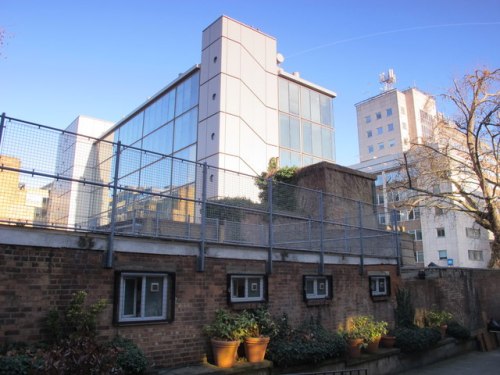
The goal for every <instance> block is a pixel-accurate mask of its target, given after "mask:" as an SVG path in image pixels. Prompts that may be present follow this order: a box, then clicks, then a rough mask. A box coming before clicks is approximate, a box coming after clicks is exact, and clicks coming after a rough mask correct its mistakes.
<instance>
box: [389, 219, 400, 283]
mask: <svg viewBox="0 0 500 375" xmlns="http://www.w3.org/2000/svg"><path fill="white" fill-rule="evenodd" d="M391 216H392V231H393V233H394V241H395V245H396V261H397V273H398V276H399V275H400V274H401V256H402V254H401V247H400V244H399V229H398V218H397V216H396V210H392V215H391Z"/></svg>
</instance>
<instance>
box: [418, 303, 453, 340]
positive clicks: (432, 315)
mask: <svg viewBox="0 0 500 375" xmlns="http://www.w3.org/2000/svg"><path fill="white" fill-rule="evenodd" d="M452 319H453V315H452V314H451V313H449V312H447V311H444V310H437V309H433V310H430V311H427V313H426V314H425V320H426V322H427V325H428V326H429V327H435V328H438V329H439V330H440V332H441V338H444V337H445V336H446V329H447V328H448V322H450V321H451V320H452Z"/></svg>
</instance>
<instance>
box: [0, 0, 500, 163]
mask: <svg viewBox="0 0 500 375" xmlns="http://www.w3.org/2000/svg"><path fill="white" fill-rule="evenodd" d="M222 14H225V15H228V16H230V17H232V18H234V19H237V20H239V21H241V22H243V23H245V24H248V25H251V26H253V27H256V28H258V29H260V30H261V31H263V32H265V33H267V34H269V35H272V36H274V37H276V39H277V40H278V50H279V51H280V52H281V53H282V54H283V55H284V56H285V62H284V63H283V65H282V66H283V68H284V69H285V70H286V71H288V72H293V71H299V72H300V74H301V77H302V78H304V79H306V80H310V81H312V82H314V83H316V84H319V85H321V86H324V87H326V88H328V89H330V90H332V91H334V92H336V93H337V95H338V97H337V98H336V99H335V101H334V111H335V126H336V148H337V151H336V155H337V162H338V163H339V164H342V165H351V164H354V163H356V162H358V157H359V155H358V143H357V129H356V111H355V107H354V104H355V103H357V102H359V101H362V100H364V99H366V98H368V97H370V96H373V95H376V94H378V93H379V92H380V84H379V83H378V76H379V73H381V72H383V71H387V69H389V68H393V69H394V71H395V73H396V75H397V79H398V81H397V83H396V87H397V88H399V89H402V90H403V89H406V88H408V87H410V86H416V87H418V88H419V89H421V90H423V91H425V92H428V93H431V94H435V95H438V94H440V93H443V92H445V91H446V90H447V88H449V87H450V86H451V84H452V80H453V79H454V78H458V77H461V76H462V75H464V74H465V73H467V72H470V71H473V70H474V69H476V68H482V67H489V68H498V67H500V47H499V46H500V43H499V40H500V38H499V36H500V0H477V1H470V0H467V1H465V0H433V1H429V0H419V1H403V0H399V1H392V0H387V1H375V0H373V1H368V0H366V1H361V0H358V1H354V0H353V1H333V0H331V1H326V0H308V1H306V0H288V1H281V0H274V1H273V0H267V1H262V0H252V1H248V0H245V1H239V0H220V1H217V0H212V1H210V0H198V1H196V0H182V1H180V0H178V1H167V0H163V1H160V0H143V1H128V0H120V1H114V0H110V1H106V0H85V1H84V0H81V1H78V0H73V1H62V0H61V1H55V0H43V1H42V0H38V1H37V0H32V1H29V0H0V27H1V28H3V29H5V35H6V37H5V41H4V45H3V47H1V50H0V112H5V113H6V114H7V115H8V116H12V117H16V118H21V119H25V120H28V121H33V122H37V123H42V124H46V125H50V126H54V127H59V128H64V127H66V126H67V125H69V124H70V123H71V122H72V121H73V120H74V119H75V118H76V117H77V116H78V115H79V114H85V115H89V116H93V117H97V118H102V119H105V120H109V121H118V120H119V119H121V118H122V117H123V116H125V115H127V114H128V113H129V112H130V111H131V110H132V109H134V108H135V107H137V106H138V105H139V104H141V103H143V102H144V101H145V100H146V99H147V98H148V97H149V96H151V95H153V94H154V93H156V92H157V91H158V90H160V89H161V88H162V87H164V86H165V85H167V84H168V83H169V82H170V81H172V80H173V79H174V78H175V77H177V75H178V74H179V73H181V72H184V71H185V70H187V69H188V68H190V67H191V66H193V65H194V64H196V63H199V62H200V60H201V52H200V46H201V32H202V30H203V29H204V28H205V27H207V26H208V25H209V24H211V23H212V22H213V21H214V20H215V19H216V18H218V17H219V16H220V15H222ZM441 109H442V110H444V111H446V110H447V109H445V108H444V107H443V108H441ZM449 114H451V113H449Z"/></svg>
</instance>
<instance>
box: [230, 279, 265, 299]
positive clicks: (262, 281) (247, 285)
mask: <svg viewBox="0 0 500 375" xmlns="http://www.w3.org/2000/svg"><path fill="white" fill-rule="evenodd" d="M236 279H244V280H245V290H244V296H243V297H239V296H237V295H234V293H233V291H234V281H235V280H236ZM250 279H259V280H260V285H258V286H257V288H258V289H259V295H258V296H257V297H249V291H250V290H251V289H253V288H254V285H250ZM265 282H266V280H265V276H264V275H245V274H234V275H230V277H229V300H230V301H231V303H238V302H264V301H265V300H266V296H265V293H264V291H265V289H264V286H265Z"/></svg>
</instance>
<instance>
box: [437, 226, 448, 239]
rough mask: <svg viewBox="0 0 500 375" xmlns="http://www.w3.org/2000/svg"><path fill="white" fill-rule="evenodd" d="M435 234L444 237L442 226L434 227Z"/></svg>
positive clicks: (444, 232) (444, 231)
mask: <svg viewBox="0 0 500 375" xmlns="http://www.w3.org/2000/svg"><path fill="white" fill-rule="evenodd" d="M436 236H437V237H438V238H444V237H446V230H445V229H444V227H439V228H436Z"/></svg>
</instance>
